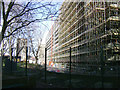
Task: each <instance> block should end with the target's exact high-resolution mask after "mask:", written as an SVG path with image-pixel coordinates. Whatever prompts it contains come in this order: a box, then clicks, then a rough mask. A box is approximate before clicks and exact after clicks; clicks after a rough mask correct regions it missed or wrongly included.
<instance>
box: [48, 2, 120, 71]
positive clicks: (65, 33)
mask: <svg viewBox="0 0 120 90" xmlns="http://www.w3.org/2000/svg"><path fill="white" fill-rule="evenodd" d="M119 13H120V5H119V3H118V2H105V1H104V0H103V2H87V3H86V2H69V3H66V2H64V3H63V5H62V6H61V15H59V18H60V21H59V22H58V23H57V26H58V27H57V29H56V28H55V33H54V34H57V36H55V38H57V39H56V40H55V42H57V43H55V45H56V44H57V47H56V49H55V51H54V55H53V57H54V59H55V63H58V64H61V65H62V67H64V68H66V70H69V69H68V68H69V55H70V54H69V53H70V52H69V48H70V47H71V54H72V55H71V62H72V64H71V65H72V66H71V70H72V71H73V72H82V70H84V69H86V72H84V73H88V72H87V71H88V70H87V69H89V70H92V69H99V67H100V63H101V48H102V49H103V52H102V54H103V58H104V62H105V63H109V62H111V61H120V54H119V52H120V27H119V24H120V16H119ZM47 42H49V40H48V41H47ZM48 46H49V45H48ZM47 48H48V47H47ZM62 67H61V68H62ZM84 71H85V70H84Z"/></svg>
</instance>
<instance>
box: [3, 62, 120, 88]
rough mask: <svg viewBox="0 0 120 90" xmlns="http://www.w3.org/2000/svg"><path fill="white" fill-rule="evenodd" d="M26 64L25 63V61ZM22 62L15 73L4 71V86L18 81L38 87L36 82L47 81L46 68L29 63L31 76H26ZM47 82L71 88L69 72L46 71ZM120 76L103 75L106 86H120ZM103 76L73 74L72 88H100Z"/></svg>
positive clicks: (25, 85) (26, 85)
mask: <svg viewBox="0 0 120 90" xmlns="http://www.w3.org/2000/svg"><path fill="white" fill-rule="evenodd" d="M24 64H25V63H24ZM20 65H22V64H20V63H18V66H17V70H18V72H13V73H7V74H6V73H3V78H7V77H8V79H6V80H3V86H4V87H7V86H11V85H16V86H17V84H16V83H18V86H17V87H19V86H20V85H22V84H24V86H21V87H31V88H35V87H36V82H42V83H44V82H45V71H44V68H43V69H40V68H41V67H40V66H36V65H33V64H28V74H31V75H30V76H25V68H23V67H20ZM10 76H11V77H15V78H14V79H9V77H10ZM46 76H47V83H46V85H51V86H52V87H59V88H69V74H66V73H55V72H48V71H47V73H46ZM119 80H120V79H119V77H117V76H116V77H105V76H104V77H103V82H104V87H109V88H119V86H120V81H119ZM101 82H102V79H101V76H89V75H72V76H71V83H72V88H97V87H98V88H99V87H101Z"/></svg>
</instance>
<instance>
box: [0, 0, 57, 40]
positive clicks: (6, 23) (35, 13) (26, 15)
mask: <svg viewBox="0 0 120 90" xmlns="http://www.w3.org/2000/svg"><path fill="white" fill-rule="evenodd" d="M57 12H58V11H57V10H56V4H54V3H52V2H44V0H41V1H39V2H32V0H31V1H30V2H27V1H26V2H17V1H15V0H11V1H10V2H4V1H2V17H3V18H2V19H3V22H2V24H3V25H2V31H1V33H0V35H1V36H2V38H1V40H0V42H1V41H2V40H3V38H5V37H9V36H11V35H14V34H16V33H17V32H18V31H20V30H24V28H25V27H26V26H29V25H30V24H31V23H34V22H42V21H45V20H49V19H50V18H51V15H52V16H56V15H57ZM8 27H13V29H12V31H9V29H8ZM8 32H9V33H8Z"/></svg>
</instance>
